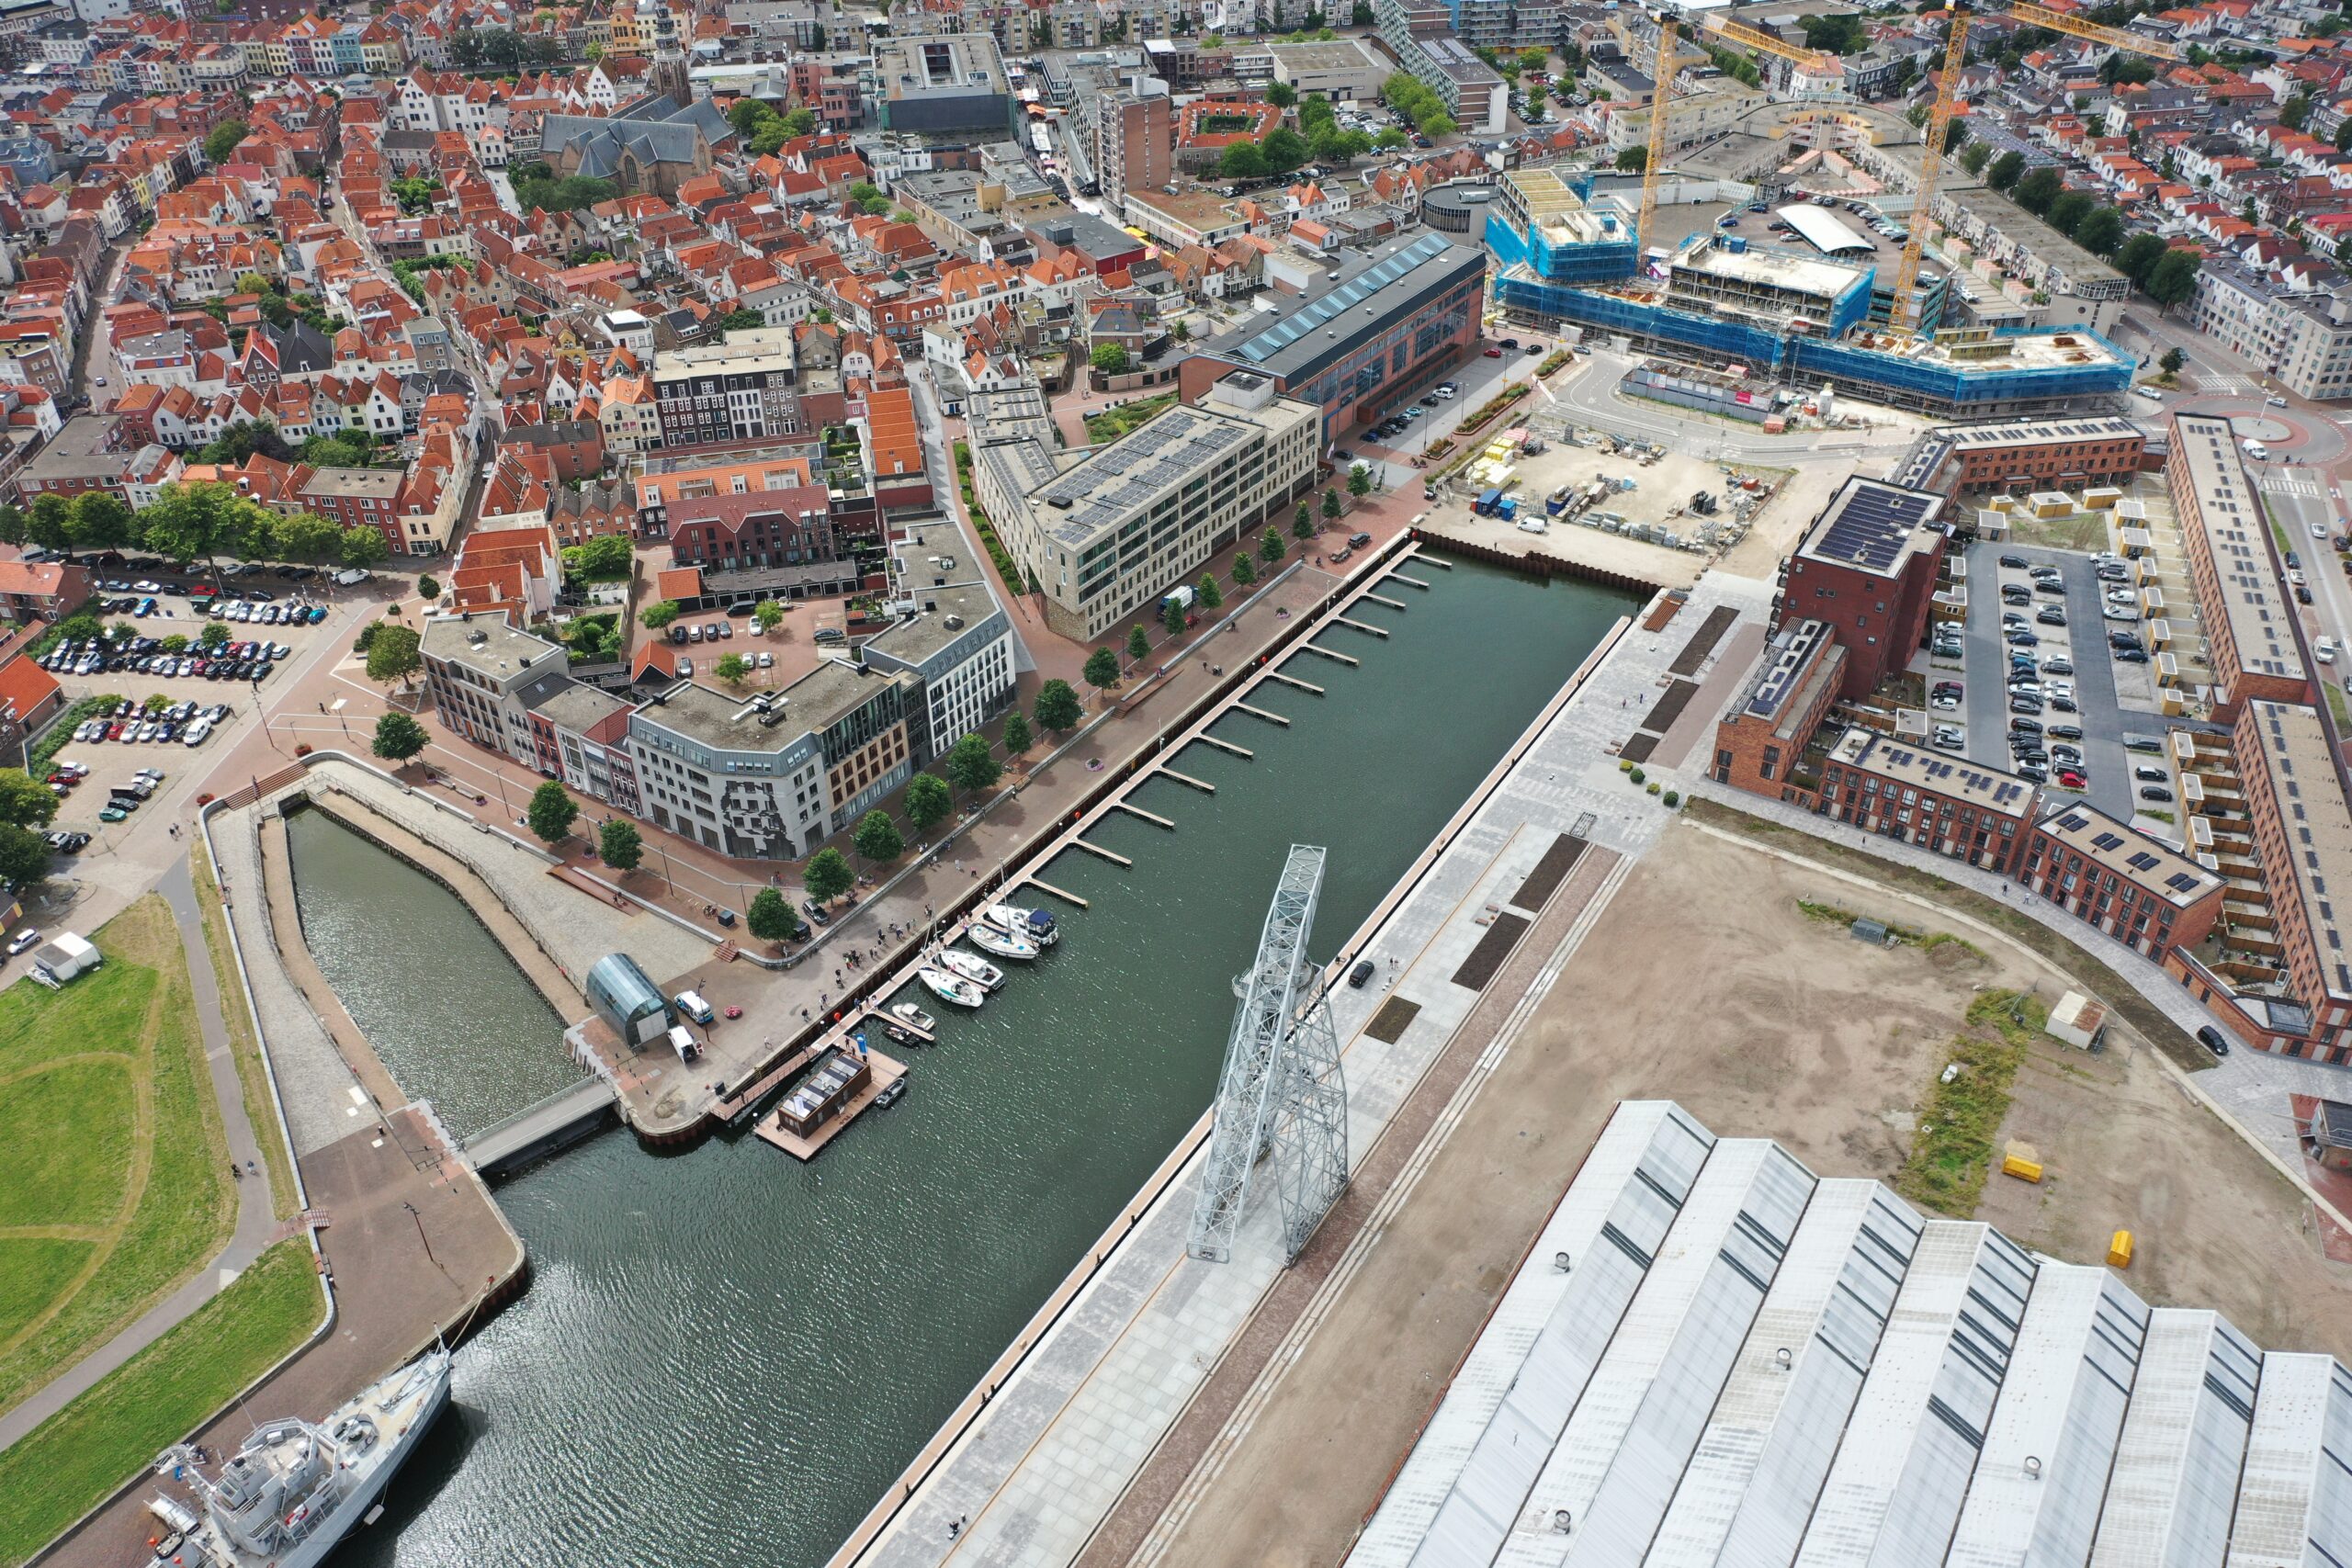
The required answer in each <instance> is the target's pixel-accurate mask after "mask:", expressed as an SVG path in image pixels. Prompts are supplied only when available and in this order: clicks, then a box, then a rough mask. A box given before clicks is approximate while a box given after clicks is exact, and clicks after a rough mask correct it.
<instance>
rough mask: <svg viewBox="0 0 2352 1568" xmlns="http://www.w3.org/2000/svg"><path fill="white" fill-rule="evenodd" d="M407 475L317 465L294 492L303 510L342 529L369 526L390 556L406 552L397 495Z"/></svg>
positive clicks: (394, 469) (398, 495) (376, 469)
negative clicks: (380, 538) (328, 520)
mask: <svg viewBox="0 0 2352 1568" xmlns="http://www.w3.org/2000/svg"><path fill="white" fill-rule="evenodd" d="M407 478H408V476H407V475H405V474H403V473H402V472H401V470H400V469H398V468H319V469H315V470H313V471H312V473H311V477H310V479H308V480H306V481H305V482H304V483H303V485H302V488H301V489H300V491H298V492H297V496H298V499H299V500H300V502H301V506H302V510H303V511H305V512H315V513H318V514H319V515H320V516H322V517H325V518H329V519H332V520H333V521H334V523H336V524H337V525H340V526H342V527H345V528H373V529H375V530H376V531H377V532H379V533H380V534H382V535H383V536H384V547H385V548H386V549H387V550H389V551H390V552H391V553H392V554H393V555H396V556H399V555H405V554H407V553H408V542H407V540H405V539H404V538H402V537H401V491H402V488H403V486H404V485H405V483H406V481H407Z"/></svg>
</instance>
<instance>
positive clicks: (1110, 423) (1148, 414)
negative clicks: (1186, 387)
mask: <svg viewBox="0 0 2352 1568" xmlns="http://www.w3.org/2000/svg"><path fill="white" fill-rule="evenodd" d="M1175 406H1176V394H1175V393H1173V392H1161V393H1159V395H1157V396H1155V397H1149V398H1134V399H1130V400H1128V401H1126V402H1124V403H1121V404H1120V405H1119V406H1118V407H1117V408H1114V409H1104V410H1103V412H1101V413H1091V414H1088V415H1087V416H1086V439H1087V440H1089V441H1090V442H1091V443H1093V444H1094V445H1095V446H1102V445H1103V443H1104V442H1106V441H1116V440H1117V439H1118V438H1119V437H1120V436H1122V435H1125V434H1127V433H1128V432H1129V431H1131V430H1135V429H1137V428H1139V427H1140V426H1142V425H1143V424H1145V423H1148V422H1149V421H1151V420H1153V419H1156V418H1158V417H1159V415H1161V414H1163V413H1165V412H1168V411H1169V410H1170V409H1171V408H1173V407H1175Z"/></svg>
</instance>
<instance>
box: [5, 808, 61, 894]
mask: <svg viewBox="0 0 2352 1568" xmlns="http://www.w3.org/2000/svg"><path fill="white" fill-rule="evenodd" d="M49 857H50V848H49V840H47V839H44V838H42V837H41V836H40V834H39V833H36V832H34V831H33V830H32V829H29V828H18V827H17V826H15V825H14V824H6V823H0V882H13V883H15V884H17V886H20V887H30V886H33V885H34V884H35V883H37V882H40V880H41V879H42V878H43V877H46V876H47V875H48V874H49Z"/></svg>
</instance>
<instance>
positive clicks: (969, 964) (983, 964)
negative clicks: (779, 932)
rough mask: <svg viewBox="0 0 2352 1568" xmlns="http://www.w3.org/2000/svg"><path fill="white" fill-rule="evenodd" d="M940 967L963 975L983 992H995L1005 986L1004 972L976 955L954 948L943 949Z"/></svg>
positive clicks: (940, 953)
mask: <svg viewBox="0 0 2352 1568" xmlns="http://www.w3.org/2000/svg"><path fill="white" fill-rule="evenodd" d="M939 966H940V967H941V968H942V969H945V970H949V971H951V972H953V973H955V974H957V975H961V976H964V978H966V979H967V980H969V981H970V982H972V984H974V985H975V986H978V987H979V988H980V989H982V990H983V991H993V990H995V989H996V988H997V987H999V986H1001V985H1003V984H1004V971H1003V970H1001V969H1000V968H998V967H997V966H996V965H995V964H991V963H989V961H988V960H987V959H985V958H982V957H981V956H979V954H978V953H964V952H961V951H959V950H957V949H956V948H952V947H945V948H942V949H940V952H939Z"/></svg>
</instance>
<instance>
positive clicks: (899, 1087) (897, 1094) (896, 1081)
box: [874, 1078, 907, 1111]
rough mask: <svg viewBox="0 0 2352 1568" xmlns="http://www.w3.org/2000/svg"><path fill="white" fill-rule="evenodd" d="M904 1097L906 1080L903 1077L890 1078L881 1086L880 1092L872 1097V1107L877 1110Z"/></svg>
mask: <svg viewBox="0 0 2352 1568" xmlns="http://www.w3.org/2000/svg"><path fill="white" fill-rule="evenodd" d="M906 1097H907V1080H906V1079H904V1078H892V1079H891V1080H890V1081H889V1082H888V1083H887V1084H885V1085H883V1086H882V1092H881V1093H880V1094H877V1095H876V1096H875V1097H874V1109H876V1111H879V1110H881V1109H882V1108H883V1107H885V1106H888V1105H896V1104H898V1103H899V1101H900V1100H904V1099H906Z"/></svg>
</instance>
